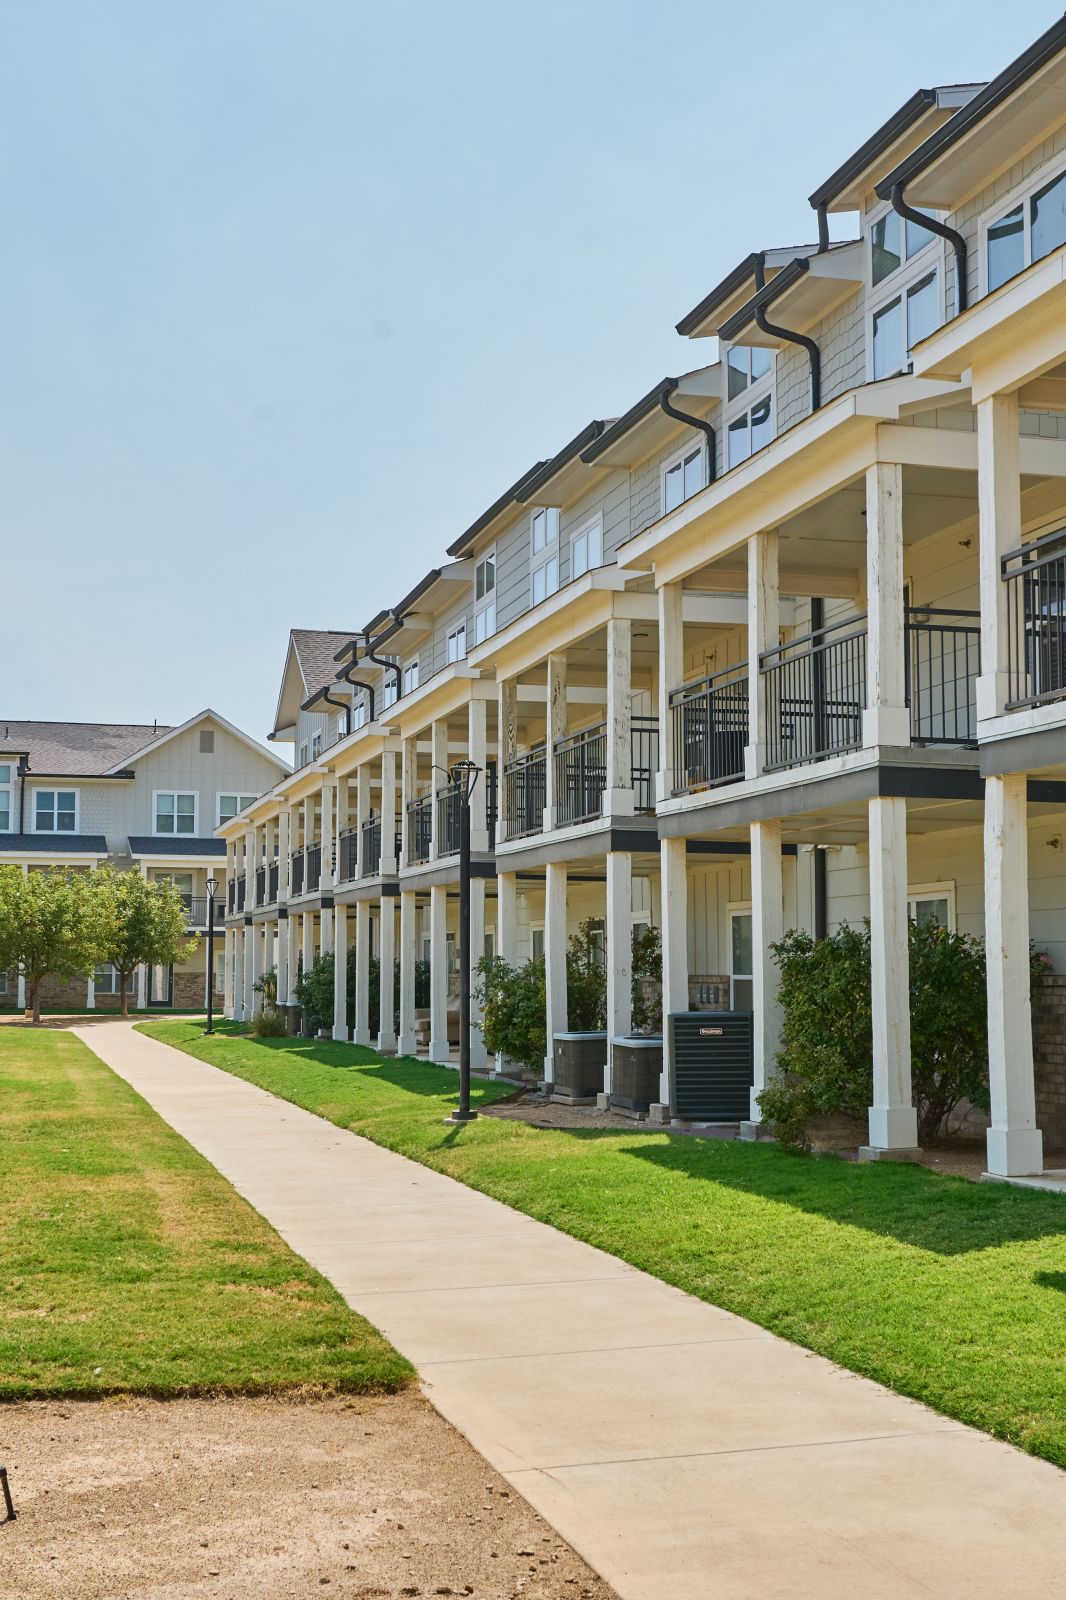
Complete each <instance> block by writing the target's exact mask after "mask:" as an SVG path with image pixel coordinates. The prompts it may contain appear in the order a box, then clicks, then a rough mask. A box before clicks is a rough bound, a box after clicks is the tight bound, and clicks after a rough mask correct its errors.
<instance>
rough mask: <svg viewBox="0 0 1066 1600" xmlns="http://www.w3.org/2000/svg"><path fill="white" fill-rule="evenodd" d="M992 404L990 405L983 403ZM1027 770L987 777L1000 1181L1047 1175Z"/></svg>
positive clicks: (988, 921) (993, 1164)
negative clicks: (1032, 989) (1038, 1068)
mask: <svg viewBox="0 0 1066 1600" xmlns="http://www.w3.org/2000/svg"><path fill="white" fill-rule="evenodd" d="M985 403H986V404H987V403H988V402H985ZM1026 788H1027V779H1026V775H1025V773H1021V772H1020V773H1012V774H1011V775H1010V776H1009V777H997V778H986V779H985V951H986V959H987V966H988V970H987V978H986V982H987V988H988V1087H989V1093H990V1096H991V1106H992V1124H991V1127H990V1128H989V1130H988V1134H987V1143H988V1170H989V1172H990V1173H991V1174H992V1175H993V1176H995V1177H997V1178H1011V1177H1021V1176H1023V1175H1025V1174H1026V1173H1033V1172H1043V1170H1044V1146H1043V1139H1042V1137H1041V1133H1040V1129H1039V1128H1038V1127H1037V1125H1036V1095H1035V1087H1034V1081H1033V1025H1032V1015H1031V1011H1030V999H1029V841H1028V835H1027V825H1028V800H1027V793H1026Z"/></svg>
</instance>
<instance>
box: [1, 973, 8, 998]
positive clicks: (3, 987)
mask: <svg viewBox="0 0 1066 1600" xmlns="http://www.w3.org/2000/svg"><path fill="white" fill-rule="evenodd" d="M6 999H7V973H6V972H0V1000H6Z"/></svg>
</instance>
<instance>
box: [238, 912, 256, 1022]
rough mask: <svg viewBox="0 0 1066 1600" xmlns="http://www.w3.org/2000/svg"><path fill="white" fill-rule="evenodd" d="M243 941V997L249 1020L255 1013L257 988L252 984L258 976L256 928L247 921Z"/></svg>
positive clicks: (245, 1011) (245, 1016)
mask: <svg viewBox="0 0 1066 1600" xmlns="http://www.w3.org/2000/svg"><path fill="white" fill-rule="evenodd" d="M241 942H242V944H243V946H244V994H243V997H242V998H243V1002H244V1004H243V1011H244V1020H245V1021H246V1022H247V1020H248V1019H249V1018H250V1017H253V1016H254V1015H255V990H254V989H253V988H252V985H253V984H254V983H255V977H256V973H255V928H254V926H249V924H248V923H247V922H246V923H245V924H244V934H243V937H242V941H241Z"/></svg>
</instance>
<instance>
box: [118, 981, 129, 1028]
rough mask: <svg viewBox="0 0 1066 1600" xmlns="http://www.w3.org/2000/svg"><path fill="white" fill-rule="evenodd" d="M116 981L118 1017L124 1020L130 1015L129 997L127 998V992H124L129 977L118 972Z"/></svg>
mask: <svg viewBox="0 0 1066 1600" xmlns="http://www.w3.org/2000/svg"><path fill="white" fill-rule="evenodd" d="M118 981H119V991H120V992H119V1016H120V1017H123V1018H126V1017H128V1016H129V1014H130V997H129V994H128V993H127V991H126V985H127V984H128V983H129V981H130V975H129V974H128V973H125V972H120V973H119V975H118Z"/></svg>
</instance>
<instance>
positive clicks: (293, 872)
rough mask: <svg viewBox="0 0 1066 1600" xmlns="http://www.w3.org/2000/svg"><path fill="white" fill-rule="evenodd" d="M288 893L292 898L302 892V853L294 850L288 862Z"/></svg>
mask: <svg viewBox="0 0 1066 1600" xmlns="http://www.w3.org/2000/svg"><path fill="white" fill-rule="evenodd" d="M289 892H290V893H291V894H292V896H293V898H294V899H295V897H296V896H297V895H299V894H303V892H304V853H303V851H302V850H294V851H293V853H292V856H291V858H290V860H289Z"/></svg>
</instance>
